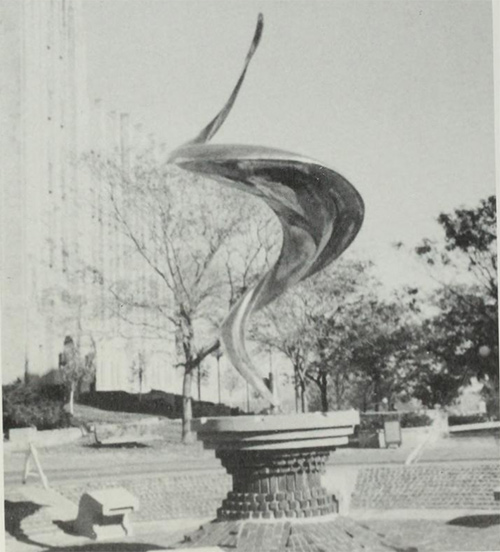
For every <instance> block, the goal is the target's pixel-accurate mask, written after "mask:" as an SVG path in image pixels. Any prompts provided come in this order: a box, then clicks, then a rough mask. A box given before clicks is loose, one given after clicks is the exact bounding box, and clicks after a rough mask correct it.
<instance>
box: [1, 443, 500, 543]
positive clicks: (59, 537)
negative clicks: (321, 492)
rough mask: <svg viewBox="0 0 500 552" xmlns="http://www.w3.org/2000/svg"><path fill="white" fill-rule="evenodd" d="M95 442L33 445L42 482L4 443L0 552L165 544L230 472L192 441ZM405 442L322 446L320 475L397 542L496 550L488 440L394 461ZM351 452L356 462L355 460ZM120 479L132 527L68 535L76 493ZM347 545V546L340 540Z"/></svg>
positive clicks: (193, 520)
mask: <svg viewBox="0 0 500 552" xmlns="http://www.w3.org/2000/svg"><path fill="white" fill-rule="evenodd" d="M148 445H149V446H144V445H143V446H142V447H137V448H105V447H103V448H95V447H93V446H91V445H90V444H89V443H85V442H84V441H82V442H79V443H74V444H71V445H66V446H58V447H52V448H47V449H41V450H40V459H41V462H42V465H43V466H44V468H45V470H46V473H47V475H48V478H49V482H50V487H51V488H50V490H49V491H46V490H44V489H43V488H42V487H41V485H40V483H39V482H38V481H37V480H36V479H35V478H33V479H30V480H29V481H28V484H27V485H21V484H20V483H21V475H22V464H23V462H22V461H23V458H24V456H23V454H21V453H14V452H8V451H6V452H5V454H4V458H5V482H6V488H5V509H6V531H7V543H6V552H21V551H26V552H29V551H42V550H44V551H45V550H47V551H49V550H50V551H52V550H68V551H70V550H75V551H77V550H78V551H82V552H84V551H89V552H90V551H99V552H107V551H112V550H117V551H118V550H125V551H131V552H132V551H137V552H146V551H147V550H161V549H168V548H169V547H170V548H171V547H174V546H175V545H176V544H178V543H179V542H181V541H182V539H183V537H184V535H185V534H186V533H190V532H192V531H194V530H196V529H197V528H198V527H199V526H200V525H202V524H207V523H208V522H209V521H210V519H212V518H213V517H214V514H215V511H216V508H217V507H218V506H219V505H220V503H221V501H222V499H223V498H224V497H225V495H226V493H227V492H228V491H229V490H230V484H231V481H230V478H229V476H228V475H227V474H226V473H225V471H224V470H223V469H222V467H221V466H220V464H219V462H218V461H217V460H216V459H215V458H214V456H213V453H212V452H211V451H205V450H203V449H202V448H201V447H200V446H199V444H195V445H192V446H183V445H173V444H167V445H166V444H164V443H162V442H159V441H152V442H151V443H148ZM407 453H408V450H405V449H404V448H401V449H397V450H387V449H386V450H369V449H366V450H355V449H344V450H339V451H336V452H335V453H333V454H332V455H331V459H330V462H329V464H328V466H327V473H326V475H325V477H324V484H325V486H326V487H327V488H328V489H329V490H332V492H335V493H336V494H337V496H339V497H340V498H341V500H344V499H346V496H347V495H349V500H348V502H350V511H349V516H350V517H351V518H352V519H353V520H355V521H357V522H358V523H361V524H363V525H366V526H367V527H368V528H370V529H372V530H374V531H376V532H377V533H379V534H380V535H384V536H385V537H386V538H387V539H388V540H389V541H391V542H393V543H396V544H398V545H399V546H401V548H402V549H403V548H404V549H408V548H409V547H410V548H411V547H415V548H417V549H418V550H419V551H420V552H433V551H450V552H451V551H468V550H470V551H473V550H477V551H480V550H481V551H482V550H500V508H499V505H498V503H495V502H494V500H493V488H494V487H495V486H498V485H499V484H500V466H499V463H498V458H499V446H498V441H497V440H495V439H493V438H471V439H465V440H448V439H447V440H443V441H440V442H439V443H437V444H435V445H432V447H429V449H428V450H426V451H425V453H424V455H423V459H422V460H421V461H420V462H419V463H417V464H416V465H412V466H404V459H405V455H407ZM356 460H357V462H356ZM113 487H124V488H126V489H127V490H128V491H130V492H131V493H132V494H133V495H134V496H137V498H138V499H139V501H140V505H141V506H140V510H139V511H138V512H136V513H134V514H133V518H132V519H133V525H134V528H135V536H133V537H132V536H131V537H125V538H123V539H120V542H114V543H113V542H111V541H105V542H100V543H96V542H94V541H90V540H89V539H84V538H82V537H80V536H77V535H74V534H73V533H72V530H71V522H72V521H73V520H74V519H75V518H76V515H77V505H78V501H79V498H80V496H81V495H82V494H83V493H84V492H87V491H90V490H97V489H102V488H113ZM346 550H348V548H346Z"/></svg>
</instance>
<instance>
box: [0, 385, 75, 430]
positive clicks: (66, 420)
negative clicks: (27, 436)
mask: <svg viewBox="0 0 500 552" xmlns="http://www.w3.org/2000/svg"><path fill="white" fill-rule="evenodd" d="M2 403H3V430H4V433H6V432H8V431H9V430H10V429H15V428H20V427H29V426H34V427H36V428H37V429H39V430H44V429H58V428H62V427H69V426H70V425H71V416H70V415H69V414H68V413H67V412H65V411H64V402H63V401H62V400H60V399H58V398H56V397H54V395H53V393H52V391H51V390H47V389H45V388H44V387H43V386H42V385H40V384H39V383H38V382H31V383H28V384H24V383H22V382H21V381H18V382H16V383H14V384H12V385H6V386H4V387H3V388H2Z"/></svg>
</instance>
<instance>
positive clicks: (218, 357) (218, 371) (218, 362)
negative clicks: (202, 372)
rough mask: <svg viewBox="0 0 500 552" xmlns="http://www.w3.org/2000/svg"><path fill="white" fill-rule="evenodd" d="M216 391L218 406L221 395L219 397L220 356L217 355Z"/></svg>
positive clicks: (220, 401) (220, 402)
mask: <svg viewBox="0 0 500 552" xmlns="http://www.w3.org/2000/svg"><path fill="white" fill-rule="evenodd" d="M217 389H218V392H219V393H218V394H219V404H222V400H221V395H220V356H219V355H217Z"/></svg>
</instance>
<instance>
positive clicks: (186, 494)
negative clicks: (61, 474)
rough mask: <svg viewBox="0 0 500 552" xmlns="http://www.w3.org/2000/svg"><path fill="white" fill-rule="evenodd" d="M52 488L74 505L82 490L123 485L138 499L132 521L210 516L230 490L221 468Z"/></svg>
mask: <svg viewBox="0 0 500 552" xmlns="http://www.w3.org/2000/svg"><path fill="white" fill-rule="evenodd" d="M53 487H54V488H55V490H56V491H57V492H58V493H60V494H62V495H63V496H64V497H65V498H67V499H69V500H71V501H72V502H73V503H74V504H78V502H79V500H80V497H81V496H82V494H83V493H85V492H89V491H93V490H98V489H106V488H110V487H124V488H125V489H127V491H129V492H130V493H132V494H133V495H134V496H135V497H137V498H138V499H139V511H138V512H136V513H134V515H133V519H134V520H136V521H153V520H154V521H157V520H161V519H176V518H177V519H179V518H202V517H212V516H213V517H214V518H215V514H216V511H217V508H218V507H219V506H220V505H221V503H222V500H223V498H225V497H226V495H227V493H228V492H229V491H230V490H231V477H230V476H228V475H227V474H226V473H225V472H224V471H223V470H222V469H220V470H212V471H210V472H192V473H188V472H182V473H175V472H172V473H170V474H169V475H164V476H161V477H147V475H145V476H144V477H140V478H116V479H114V480H108V481H94V482H91V481H89V482H88V483H85V484H78V485H74V484H55V485H53Z"/></svg>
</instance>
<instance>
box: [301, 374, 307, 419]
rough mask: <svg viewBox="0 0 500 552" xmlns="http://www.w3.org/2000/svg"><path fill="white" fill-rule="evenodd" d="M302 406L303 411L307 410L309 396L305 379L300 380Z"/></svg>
mask: <svg viewBox="0 0 500 552" xmlns="http://www.w3.org/2000/svg"><path fill="white" fill-rule="evenodd" d="M300 406H301V409H302V413H303V414H305V413H306V412H307V397H306V383H305V381H301V382H300Z"/></svg>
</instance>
